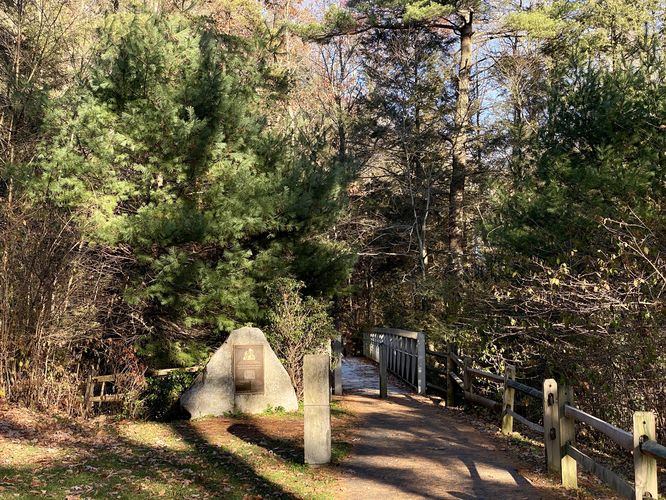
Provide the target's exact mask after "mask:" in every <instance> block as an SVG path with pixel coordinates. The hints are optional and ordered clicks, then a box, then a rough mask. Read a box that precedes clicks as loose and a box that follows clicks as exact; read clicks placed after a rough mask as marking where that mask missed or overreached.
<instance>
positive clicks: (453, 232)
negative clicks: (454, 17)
mask: <svg viewBox="0 0 666 500" xmlns="http://www.w3.org/2000/svg"><path fill="white" fill-rule="evenodd" d="M461 17H462V19H463V25H462V26H461V27H460V67H459V69H458V96H457V100H456V109H455V117H454V126H455V130H454V135H453V151H452V156H453V170H452V172H451V187H450V191H449V258H450V264H451V270H452V271H453V272H454V273H455V274H456V275H460V274H462V271H463V259H464V255H465V212H464V203H465V177H466V176H467V140H468V133H469V116H468V115H469V101H470V87H471V71H470V70H471V63H472V35H473V21H472V18H473V12H472V11H471V10H470V11H468V12H464V13H462V14H461Z"/></svg>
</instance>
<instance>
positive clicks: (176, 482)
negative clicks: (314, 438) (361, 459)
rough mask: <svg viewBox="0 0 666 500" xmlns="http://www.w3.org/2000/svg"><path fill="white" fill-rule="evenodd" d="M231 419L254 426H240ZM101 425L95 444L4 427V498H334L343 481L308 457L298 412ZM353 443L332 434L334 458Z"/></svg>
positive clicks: (0, 473)
mask: <svg viewBox="0 0 666 500" xmlns="http://www.w3.org/2000/svg"><path fill="white" fill-rule="evenodd" d="M53 425H55V426H58V425H60V424H59V423H56V422H55V421H54V424H53ZM234 426H236V427H239V428H241V429H245V430H248V429H249V430H250V431H252V434H251V435H249V437H245V436H244V435H243V434H242V432H235V433H234V432H233V427H234ZM98 428H99V427H98ZM101 428H102V429H103V431H104V438H103V439H100V438H96V439H95V440H93V441H91V442H89V443H88V442H80V441H77V440H73V441H72V442H66V443H65V442H61V443H58V444H53V443H50V442H48V434H46V433H45V434H43V435H42V436H41V439H42V440H43V441H44V442H41V443H40V442H39V439H36V440H35V439H30V440H28V439H15V438H13V439H8V438H5V437H3V436H2V434H0V449H2V450H3V456H2V457H0V498H2V499H4V498H22V499H23V498H25V499H31V498H35V499H36V498H59V499H62V498H70V499H78V498H95V499H96V498H99V499H103V498H119V499H135V498H172V499H177V498H178V499H180V498H225V499H226V498H229V499H245V500H248V499H252V498H258V497H261V498H312V499H329V498H333V497H334V494H335V492H336V491H337V490H338V488H339V487H338V485H337V481H338V478H339V472H338V471H337V470H336V468H335V467H334V466H331V467H317V468H312V467H308V466H307V465H305V464H303V463H302V416H299V414H298V412H292V413H289V412H282V411H278V410H277V409H276V410H273V411H272V412H271V413H270V414H268V415H266V416H262V417H248V416H243V418H239V419H236V418H234V419H230V418H220V419H214V418H209V419H200V420H196V421H192V422H189V421H179V422H172V423H159V422H134V421H122V422H114V421H107V422H105V423H104V424H103V426H102V427H101ZM49 434H51V432H50V431H49ZM33 441H37V442H33ZM350 450H351V446H350V445H349V444H348V443H345V442H334V444H333V460H334V462H338V461H339V460H340V459H341V458H342V457H344V456H346V455H347V454H348V453H349V451H350Z"/></svg>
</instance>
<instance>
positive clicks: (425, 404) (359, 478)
mask: <svg viewBox="0 0 666 500" xmlns="http://www.w3.org/2000/svg"><path fill="white" fill-rule="evenodd" d="M343 384H344V392H345V396H344V397H343V398H342V399H343V401H344V405H345V406H346V407H348V408H349V409H350V410H351V411H352V412H354V413H356V414H357V415H359V416H360V417H361V419H362V425H363V427H362V428H361V429H359V430H358V432H357V434H356V439H357V440H358V441H356V442H355V443H354V449H353V453H352V455H351V456H350V457H349V458H348V459H347V460H346V461H345V462H344V463H343V464H342V467H343V471H344V475H345V477H346V479H345V484H344V490H343V491H344V493H343V494H342V498H349V499H358V500H361V499H362V500H367V499H383V500H394V499H403V498H457V499H485V498H493V499H497V500H500V499H539V498H561V497H560V496H559V495H551V494H550V493H549V492H547V491H542V490H540V489H537V488H536V487H534V486H533V485H532V484H531V483H530V482H529V481H528V480H527V479H525V477H523V476H522V475H521V474H520V473H519V472H518V470H517V468H518V464H517V463H516V461H515V460H513V459H512V458H511V457H510V456H508V455H507V454H506V453H505V452H503V451H502V450H499V449H497V448H496V446H495V444H494V443H493V442H492V440H491V439H490V438H489V437H488V436H485V435H482V434H480V433H479V432H478V431H477V430H476V429H474V428H473V427H472V426H471V425H469V424H468V423H466V422H460V421H458V420H456V419H455V418H453V417H452V416H451V415H447V413H446V412H444V411H442V410H441V409H440V408H438V407H437V406H435V405H434V404H433V403H432V402H431V401H430V400H429V399H428V398H425V397H420V396H417V395H414V394H411V393H410V391H408V390H406V389H404V388H401V387H399V385H398V384H397V383H396V381H395V380H394V381H393V383H390V384H389V399H387V400H380V399H379V398H378V389H377V386H378V373H377V368H376V365H374V364H373V363H371V362H369V361H367V360H365V359H362V358H349V359H345V361H344V362H343Z"/></svg>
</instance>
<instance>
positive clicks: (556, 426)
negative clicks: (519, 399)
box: [363, 328, 666, 500]
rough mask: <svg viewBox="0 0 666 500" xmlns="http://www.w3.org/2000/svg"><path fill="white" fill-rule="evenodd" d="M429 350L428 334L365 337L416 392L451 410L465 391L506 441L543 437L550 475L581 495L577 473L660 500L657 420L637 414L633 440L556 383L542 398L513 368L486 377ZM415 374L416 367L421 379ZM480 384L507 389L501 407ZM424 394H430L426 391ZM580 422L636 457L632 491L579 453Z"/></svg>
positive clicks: (372, 353) (661, 455) (468, 362)
mask: <svg viewBox="0 0 666 500" xmlns="http://www.w3.org/2000/svg"><path fill="white" fill-rule="evenodd" d="M405 338H407V339H413V340H414V342H413V343H411V344H410V343H409V342H405V341H404V340H399V339H405ZM421 339H422V340H421ZM425 342H426V339H425V334H423V333H422V332H409V331H406V330H397V329H391V328H375V329H373V330H372V331H371V332H369V333H366V334H365V336H364V349H363V352H364V354H365V356H366V357H369V358H370V359H373V360H375V361H378V362H379V361H380V354H384V355H385V356H386V359H387V361H386V363H387V369H388V371H390V372H392V373H394V374H395V375H397V376H398V377H399V378H401V379H403V380H405V381H406V382H407V383H408V384H410V385H411V386H413V387H415V388H417V387H424V388H425V387H427V388H428V389H430V390H435V391H438V392H440V393H443V394H446V402H447V405H453V404H454V397H455V392H456V388H459V390H460V392H461V393H462V395H463V397H464V398H465V400H467V401H470V402H472V403H475V404H479V405H481V406H484V407H486V408H489V409H490V410H493V411H496V412H497V413H499V414H500V415H501V426H502V433H504V434H511V433H512V432H513V426H514V422H518V423H519V424H521V425H523V426H525V427H527V428H529V429H531V430H532V431H534V432H536V433H539V434H540V435H541V436H543V442H544V445H545V450H546V462H547V465H548V470H549V471H551V472H554V473H558V474H560V477H561V481H562V484H563V485H564V486H565V487H568V488H577V487H578V482H577V467H578V465H580V466H581V467H582V468H583V469H585V470H586V471H588V472H589V473H591V474H594V475H596V476H597V477H598V478H599V479H601V481H602V482H604V483H605V484H606V485H608V486H610V487H611V488H613V489H614V490H615V491H617V492H618V493H619V494H620V495H623V496H625V497H627V498H634V499H639V500H644V499H646V498H654V499H657V498H659V495H658V492H657V489H658V488H657V483H658V482H657V462H660V463H666V447H665V446H662V445H661V444H659V443H658V442H657V441H656V427H655V415H654V413H652V412H642V411H639V412H635V413H634V414H633V432H627V431H625V430H623V429H620V428H618V427H616V426H614V425H612V424H610V423H608V422H605V421H603V420H601V419H599V418H597V417H595V416H593V415H590V414H589V413H586V412H584V411H582V410H580V409H579V408H577V407H576V406H575V405H574V400H573V391H572V389H571V388H570V387H567V386H564V385H562V384H560V385H559V387H558V384H557V382H556V381H555V380H553V379H548V380H546V381H544V383H543V390H539V389H537V388H534V387H531V386H529V385H526V384H523V383H521V382H518V381H516V367H515V366H512V365H506V367H505V369H504V373H503V374H499V373H493V372H490V371H487V370H481V369H478V368H474V367H473V362H472V359H471V358H470V357H468V356H462V357H461V356H459V355H458V352H457V349H456V347H455V346H454V345H453V344H450V345H449V346H448V348H447V352H446V353H443V352H439V351H433V350H430V349H426V348H425ZM384 343H386V344H384ZM421 345H422V346H423V347H422V348H421V347H420V346H421ZM426 357H430V358H431V359H433V361H434V362H433V363H431V364H430V366H427V365H426ZM407 359H409V361H408V362H406V361H405V360H407ZM414 366H417V367H418V368H417V369H416V371H415V369H414ZM444 367H445V368H444ZM421 368H422V370H423V371H422V372H421ZM405 370H406V371H405ZM417 373H418V374H420V373H423V374H426V373H427V374H428V377H427V378H425V380H424V381H423V382H422V385H421V382H419V381H418V380H417V378H416V374H417ZM476 379H484V380H487V381H489V382H492V383H494V384H496V386H497V388H498V389H501V394H502V402H499V401H496V400H494V399H490V398H489V397H487V396H485V395H482V394H479V393H478V392H475V390H474V380H476ZM384 385H385V382H384ZM419 392H420V393H425V391H423V392H421V391H419ZM498 392H499V391H498ZM516 392H518V393H521V394H524V395H525V396H526V397H529V398H532V399H534V400H535V401H537V402H539V403H540V406H542V408H543V414H542V417H543V419H542V422H543V425H541V424H540V423H539V422H533V421H531V420H529V419H528V418H527V417H525V416H523V415H520V414H518V413H517V412H516V411H515V408H514V403H515V401H516ZM576 422H582V423H584V424H586V425H588V426H590V427H592V428H593V429H595V430H596V431H598V432H601V433H602V434H604V435H606V436H608V437H609V438H610V439H611V440H613V441H614V442H615V443H617V444H618V445H619V446H620V447H621V448H623V449H624V450H626V451H628V452H631V453H632V454H633V461H634V483H633V484H631V483H629V482H628V481H626V480H625V479H623V478H622V477H621V476H619V475H618V474H616V473H615V472H613V471H612V470H610V469H608V468H607V467H604V466H603V465H601V464H599V463H598V462H595V461H594V459H592V458H590V457H589V456H587V455H586V454H585V453H583V452H582V451H581V450H580V449H578V448H577V447H576Z"/></svg>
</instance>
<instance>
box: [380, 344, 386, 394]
mask: <svg viewBox="0 0 666 500" xmlns="http://www.w3.org/2000/svg"><path fill="white" fill-rule="evenodd" d="M387 358H388V345H386V344H380V346H379V397H380V398H386V397H387V396H388V369H387V368H388V367H387V364H388V359H387Z"/></svg>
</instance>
